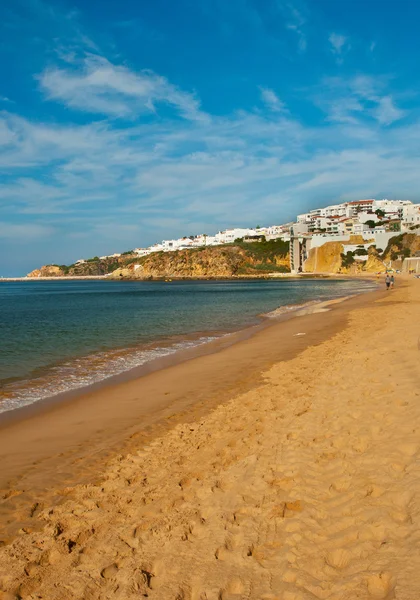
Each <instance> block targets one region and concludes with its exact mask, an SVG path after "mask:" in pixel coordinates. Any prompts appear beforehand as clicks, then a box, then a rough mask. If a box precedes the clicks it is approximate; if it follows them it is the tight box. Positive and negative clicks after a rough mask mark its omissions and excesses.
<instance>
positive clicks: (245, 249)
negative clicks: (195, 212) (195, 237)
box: [110, 241, 289, 279]
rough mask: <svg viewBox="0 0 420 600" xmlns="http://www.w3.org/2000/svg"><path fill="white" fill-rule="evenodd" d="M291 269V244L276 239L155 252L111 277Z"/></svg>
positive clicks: (242, 274)
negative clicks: (289, 249)
mask: <svg viewBox="0 0 420 600" xmlns="http://www.w3.org/2000/svg"><path fill="white" fill-rule="evenodd" d="M288 271H289V252H288V244H287V243H285V242H280V241H278V242H277V241H276V242H275V243H273V242H266V243H263V242H262V243H252V244H236V245H226V246H213V247H208V248H196V249H191V250H179V251H177V252H156V253H153V254H149V256H145V257H143V258H141V259H139V260H136V261H133V262H131V263H130V264H128V265H126V266H125V267H122V268H119V269H117V270H116V271H114V272H113V273H112V275H110V277H111V278H113V279H121V278H125V279H160V278H165V279H172V278H175V279H176V278H186V279H195V278H196V279H201V278H203V279H206V278H218V277H247V276H261V275H265V274H267V273H270V272H283V273H285V272H288Z"/></svg>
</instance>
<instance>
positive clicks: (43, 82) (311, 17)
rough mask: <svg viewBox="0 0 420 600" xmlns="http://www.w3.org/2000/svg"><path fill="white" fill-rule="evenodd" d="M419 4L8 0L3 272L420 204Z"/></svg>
mask: <svg viewBox="0 0 420 600" xmlns="http://www.w3.org/2000/svg"><path fill="white" fill-rule="evenodd" d="M419 19H420V3H418V2H412V1H411V0H399V1H398V2H397V1H396V0H339V1H337V0H305V1H304V0H302V1H301V0H290V1H289V0H177V2H173V0H153V2H149V1H147V0H123V1H121V0H119V1H117V0H84V1H83V2H82V1H81V0H78V1H69V2H67V1H65V0H57V1H53V0H51V1H47V0H2V2H1V3H0V30H1V35H0V276H14V275H23V274H26V273H27V272H28V271H30V270H32V269H34V268H36V267H39V266H41V265H43V264H50V263H55V264H70V263H72V262H74V261H75V260H77V259H79V258H89V257H92V256H95V255H104V254H111V253H114V252H123V251H126V250H130V249H132V248H134V247H144V246H148V245H150V244H152V243H154V242H156V241H160V240H162V239H172V238H176V237H180V236H183V235H194V234H199V233H207V234H212V233H215V232H216V231H218V230H219V229H222V228H225V227H232V226H239V227H255V226H256V225H257V224H258V225H271V224H280V223H283V222H287V221H290V220H293V219H294V218H295V216H296V215H297V214H299V213H301V212H305V211H306V210H309V209H311V208H314V207H318V206H325V205H327V204H331V203H335V202H341V201H346V200H353V199H360V198H375V197H376V198H404V199H407V198H408V199H410V200H413V201H417V202H419V201H420V200H419V199H420V186H419V183H420V162H419V155H420V143H419V139H420V98H419V91H420V90H419V73H418V62H419V58H420V56H419V53H420V51H419V45H418V26H417V24H418V22H419Z"/></svg>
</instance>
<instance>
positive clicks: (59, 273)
mask: <svg viewBox="0 0 420 600" xmlns="http://www.w3.org/2000/svg"><path fill="white" fill-rule="evenodd" d="M64 275H65V273H64V271H63V269H62V268H61V267H57V266H56V265H45V266H43V267H41V268H40V269H35V270H34V271H31V272H30V273H28V274H27V276H26V277H63V276H64Z"/></svg>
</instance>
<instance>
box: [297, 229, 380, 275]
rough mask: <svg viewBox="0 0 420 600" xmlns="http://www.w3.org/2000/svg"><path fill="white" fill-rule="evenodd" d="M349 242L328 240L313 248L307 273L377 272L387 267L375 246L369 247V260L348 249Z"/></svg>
mask: <svg viewBox="0 0 420 600" xmlns="http://www.w3.org/2000/svg"><path fill="white" fill-rule="evenodd" d="M353 237H354V236H353ZM362 241H363V240H362ZM357 243H358V241H355V240H354V239H351V244H357ZM348 244H350V242H348ZM348 244H346V243H341V242H327V243H326V244H324V245H323V246H320V247H319V248H312V250H310V251H309V255H308V258H307V260H306V261H305V264H304V271H305V272H306V273H343V274H357V273H376V272H378V271H383V270H384V269H385V265H384V261H383V259H382V257H381V256H380V255H379V254H378V253H377V252H376V249H375V247H374V246H371V247H370V248H369V250H368V256H367V260H362V259H361V256H358V255H357V254H355V253H353V252H348V251H347V250H346V245H348ZM365 256H366V254H365Z"/></svg>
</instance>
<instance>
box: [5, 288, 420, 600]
mask: <svg viewBox="0 0 420 600" xmlns="http://www.w3.org/2000/svg"><path fill="white" fill-rule="evenodd" d="M419 301H420V285H419V281H418V280H416V279H414V278H403V277H400V278H398V280H397V284H396V287H395V289H393V290H392V291H389V292H387V291H385V290H383V291H377V292H373V293H371V294H364V295H362V296H357V297H354V298H351V299H349V300H346V301H344V302H340V303H337V304H335V305H334V306H333V307H331V309H330V310H329V311H327V312H320V313H316V314H312V315H303V316H301V317H299V318H295V319H289V320H288V321H286V322H284V323H281V324H275V325H273V326H272V327H268V328H267V329H265V330H264V331H262V332H258V333H257V334H256V335H255V336H253V337H252V338H249V339H248V340H244V341H242V342H238V344H236V345H234V346H231V347H230V348H226V349H224V350H221V351H220V352H218V353H215V354H212V355H209V356H205V357H199V358H197V359H193V360H191V361H188V362H187V363H183V364H181V365H177V366H175V367H172V368H168V369H165V370H163V371H161V372H159V377H156V374H150V375H149V376H146V377H144V378H142V379H141V380H139V381H137V382H131V383H126V384H121V385H120V386H117V388H118V390H119V392H118V393H115V394H114V395H112V394H110V393H109V391H108V392H107V394H106V395H105V394H102V403H101V405H100V406H101V409H102V410H101V411H99V412H98V411H96V414H95V411H94V410H93V409H94V404H95V401H94V398H93V396H92V398H90V399H89V402H87V403H85V405H84V407H83V406H82V405H80V406H79V409H78V410H77V411H76V412H77V418H78V421H74V422H73V421H72V419H73V417H72V410H74V409H75V405H74V404H71V406H73V409H72V410H69V407H67V408H66V410H63V411H61V410H60V411H54V412H55V414H54V419H53V420H52V421H50V424H52V423H54V424H55V425H56V426H58V428H57V429H56V430H55V432H52V431H51V430H50V431H48V429H38V430H36V428H34V427H32V431H33V433H34V435H35V434H36V436H37V437H36V436H35V438H34V439H32V440H30V441H29V442H28V440H26V438H25V437H24V431H23V429H22V428H20V429H19V432H20V433H19V435H20V442H21V445H22V443H23V442H25V443H26V442H28V443H29V447H30V448H31V449H32V450H33V451H36V452H35V454H36V453H37V452H38V451H39V449H40V448H39V447H37V444H45V441H46V439H45V436H46V435H47V436H48V435H49V436H50V437H51V436H52V435H53V433H54V434H55V440H51V442H52V443H53V445H54V444H55V450H56V452H58V450H59V448H58V446H57V444H63V443H64V445H65V443H66V442H65V440H62V439H61V437H60V436H61V433H63V432H64V431H65V428H67V432H68V431H69V429H70V431H72V432H73V434H74V435H75V436H76V438H77V439H74V440H73V441H74V444H75V448H73V452H72V453H71V452H70V451H69V450H67V451H65V452H58V454H57V455H56V456H55V458H54V457H52V456H50V457H49V459H45V458H44V459H43V460H39V456H38V461H37V462H36V464H32V465H31V464H28V465H27V468H26V470H25V472H24V473H23V474H22V475H23V476H22V477H21V478H20V479H16V480H15V481H14V482H11V483H15V484H16V485H15V487H13V488H11V489H9V491H8V493H6V494H3V495H2V498H3V500H2V501H1V502H0V516H1V520H2V525H3V524H4V526H3V528H2V536H1V543H0V591H1V593H0V596H4V597H5V598H16V599H17V598H28V599H29V598H32V597H35V596H37V597H43V598H60V599H62V600H82V599H83V600H88V599H89V600H93V599H95V600H106V599H107V598H111V597H115V598H121V599H124V600H135V599H136V598H139V597H148V598H150V600H174V598H178V600H181V599H185V600H187V599H188V600H199V599H203V598H207V599H208V600H216V599H217V598H218V599H219V600H233V599H234V598H235V600H236V599H238V600H239V599H242V598H247V599H249V600H262V599H264V600H279V599H280V598H290V599H292V598H293V599H297V598H302V599H303V598H309V597H311V598H312V597H317V598H321V597H322V598H347V597H348V598H350V597H351V598H388V599H391V598H400V599H401V600H408V599H411V598H417V596H418V590H419V589H420V577H419V575H418V573H419V568H420V554H419V553H418V552H416V548H417V547H418V545H419V536H418V521H419V515H420V501H419V498H420V483H419V481H420V444H419V438H418V431H419V430H420V405H419V402H418V400H419V394H420V392H419V390H420V368H419V345H418V343H419V333H420V332H419V329H418V326H416V325H417V324H418V323H419V306H420V304H419ZM302 333H305V334H306V335H304V336H302V335H297V334H302ZM146 379H148V384H147V386H145V381H146ZM168 385H172V387H167V386H168ZM117 388H116V389H117ZM170 390H174V391H176V392H177V394H178V397H177V398H176V397H175V396H172V397H171V398H170V404H171V406H170V407H169V409H168V410H166V413H165V411H160V413H159V414H158V412H159V411H157V412H155V415H154V417H155V419H154V421H153V419H149V420H148V425H147V427H146V419H144V418H143V419H142V418H140V415H139V413H138V408H139V407H138V402H137V404H136V398H137V399H138V398H146V399H147V398H149V399H150V398H151V397H153V398H154V399H155V400H157V401H158V400H159V398H161V399H162V398H163V400H164V397H165V392H168V391H170ZM145 393H146V394H149V396H144V394H145ZM130 397H131V400H130ZM88 405H89V407H90V410H92V417H94V418H96V419H98V418H99V419H102V423H103V424H105V423H106V422H107V426H106V427H105V429H104V430H103V431H99V432H96V434H95V435H92V432H90V434H89V431H88V426H87V421H88V420H89V414H88V413H89V411H87V408H88ZM98 406H99V405H98ZM104 411H105V412H106V413H107V414H103V412H104ZM136 412H137V418H136ZM60 414H61V420H62V423H61V425H60V419H59V415H60ZM73 416H74V417H75V416H76V415H75V414H74V415H73ZM124 419H125V421H124ZM117 420H118V421H119V422H118V423H117V422H116V421H117ZM34 423H35V420H33V421H32V425H34ZM143 426H144V427H145V428H142V427H143ZM81 429H83V430H84V434H85V435H88V437H87V439H85V441H84V442H83V441H82V437H81V434H82V433H83V432H82V431H81ZM34 430H35V431H34ZM16 431H17V430H15V432H16ZM94 438H95V439H94ZM0 440H1V438H0ZM11 441H13V438H11ZM23 449H24V448H23ZM35 454H34V455H33V458H35ZM3 464H7V463H5V459H4V457H3V460H2V465H3ZM48 475H49V476H50V480H49V483H48ZM19 526H20V529H19V530H16V528H17V527H19ZM13 528H15V529H14V530H13ZM14 538H16V539H14Z"/></svg>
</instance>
